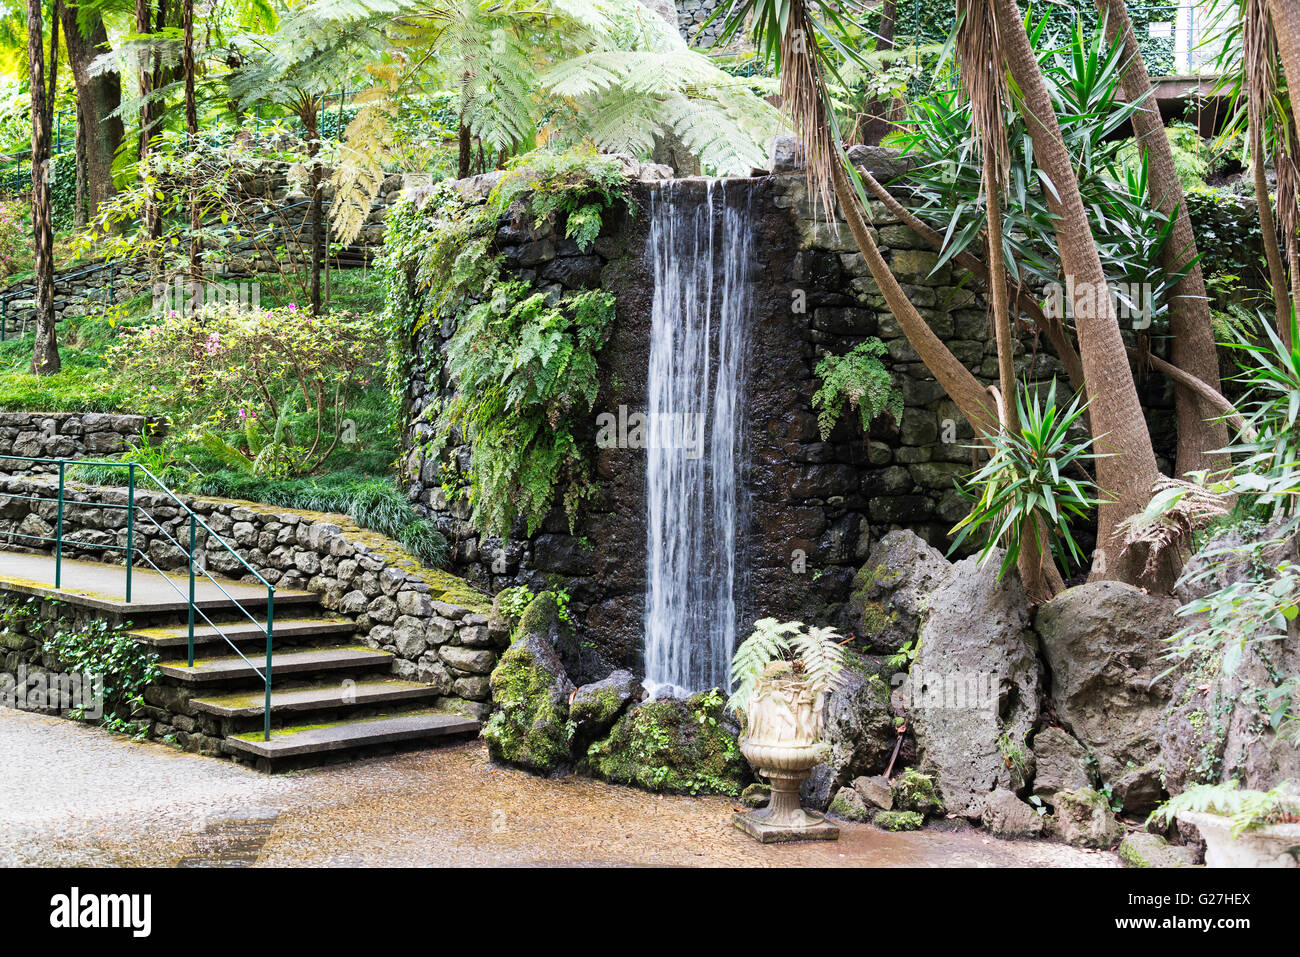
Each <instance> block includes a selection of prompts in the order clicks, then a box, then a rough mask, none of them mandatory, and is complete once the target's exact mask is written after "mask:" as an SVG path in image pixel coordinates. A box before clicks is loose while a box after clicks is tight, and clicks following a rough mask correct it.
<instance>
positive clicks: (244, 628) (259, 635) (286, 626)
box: [128, 618, 357, 652]
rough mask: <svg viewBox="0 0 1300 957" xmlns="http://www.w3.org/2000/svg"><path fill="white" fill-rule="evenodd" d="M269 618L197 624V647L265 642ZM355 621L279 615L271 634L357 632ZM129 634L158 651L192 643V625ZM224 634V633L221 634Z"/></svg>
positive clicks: (342, 634)
mask: <svg viewBox="0 0 1300 957" xmlns="http://www.w3.org/2000/svg"><path fill="white" fill-rule="evenodd" d="M265 629H266V622H265V620H259V621H257V622H251V621H248V620H246V619H245V620H244V621H234V622H230V623H223V622H217V624H216V626H215V627H213V626H212V625H209V624H206V623H205V624H195V626H194V647H195V648H199V647H210V646H212V645H220V646H224V645H226V639H229V640H230V641H231V642H233V643H234V644H236V645H244V644H250V643H251V644H258V643H262V644H265V642H266V631H265ZM356 630H357V628H356V625H355V624H354V623H353V622H351V621H349V620H348V619H346V618H277V619H276V620H275V628H274V631H273V632H272V637H273V638H274V641H275V643H277V644H278V643H279V642H280V640H281V639H295V640H296V639H299V638H317V637H322V636H326V635H331V636H335V635H336V636H339V637H347V636H351V635H354V634H356ZM128 634H130V635H131V637H132V638H134V639H135V640H136V641H138V642H140V643H141V644H143V645H148V646H149V647H151V648H153V649H154V650H156V651H160V652H161V651H167V650H170V649H174V648H185V647H187V646H188V644H189V625H188V624H184V625H158V626H155V627H152V628H133V629H132V630H131V631H130V632H128ZM223 635H224V636H225V637H222V636H223Z"/></svg>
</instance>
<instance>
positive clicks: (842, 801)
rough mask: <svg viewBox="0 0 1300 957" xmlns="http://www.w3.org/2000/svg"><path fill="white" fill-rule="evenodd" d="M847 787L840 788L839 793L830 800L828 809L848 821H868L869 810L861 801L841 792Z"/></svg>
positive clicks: (869, 817)
mask: <svg viewBox="0 0 1300 957" xmlns="http://www.w3.org/2000/svg"><path fill="white" fill-rule="evenodd" d="M846 790H848V789H847V788H841V789H840V791H841V793H839V794H836V795H835V799H834V800H832V801H831V806H830V808H828V810H829V811H830V812H831V813H832V814H834V815H837V816H838V817H842V818H846V819H847V820H850V821H869V820H871V811H870V810H868V809H867V808H866V807H865V806H864V805H863V803H862V802H861V801H854V800H853V799H852V798H850V797H848V796H846V795H845V794H844V793H843V792H844V791H846Z"/></svg>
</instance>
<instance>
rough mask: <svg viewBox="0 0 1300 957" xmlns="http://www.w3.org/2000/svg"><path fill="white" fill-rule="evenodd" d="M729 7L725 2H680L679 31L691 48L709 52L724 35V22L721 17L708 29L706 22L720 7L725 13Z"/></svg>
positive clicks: (690, 0)
mask: <svg viewBox="0 0 1300 957" xmlns="http://www.w3.org/2000/svg"><path fill="white" fill-rule="evenodd" d="M727 6H728V4H727V3H726V2H725V0H678V3H677V31H678V32H679V33H680V34H681V35H682V36H683V37H684V38H685V39H686V41H687V42H688V43H690V45H691V46H693V47H696V48H697V49H701V50H707V49H708V48H709V47H711V46H713V44H714V43H716V42H717V41H718V38H719V37H720V36H721V35H722V28H723V20H722V18H721V17H719V18H718V19H717V20H714V21H713V22H712V23H710V24H709V25H708V26H707V27H706V26H705V25H704V21H706V20H708V19H709V17H711V16H713V14H714V11H716V10H717V9H718V8H719V7H721V8H722V9H723V10H724V11H725V10H726V8H727Z"/></svg>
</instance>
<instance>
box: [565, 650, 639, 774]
mask: <svg viewBox="0 0 1300 957" xmlns="http://www.w3.org/2000/svg"><path fill="white" fill-rule="evenodd" d="M641 697H642V691H641V682H640V681H638V680H637V679H636V676H635V675H634V674H632V672H630V671H626V670H619V671H615V672H612V673H611V674H610V675H609V676H608V677H605V678H602V679H601V680H600V681H594V682H592V683H591V684H585V685H583V686H582V687H581V688H579V689H578V690H577V691H576V692H575V693H574V695H573V701H572V702H571V703H570V704H569V727H570V735H569V740H570V744H571V745H572V748H573V752H574V753H575V754H583V753H585V752H586V750H587V748H588V746H589V745H590V744H591V743H592V742H593V741H595V740H596V739H597V738H600V737H603V736H604V734H605V732H606V731H608V730H609V729H610V728H611V727H612V726H613V724H614V722H615V721H616V720H618V716H619V715H620V714H622V713H623V711H624V710H625V709H626V708H627V706H628V705H629V704H631V703H632V702H633V701H640V700H641Z"/></svg>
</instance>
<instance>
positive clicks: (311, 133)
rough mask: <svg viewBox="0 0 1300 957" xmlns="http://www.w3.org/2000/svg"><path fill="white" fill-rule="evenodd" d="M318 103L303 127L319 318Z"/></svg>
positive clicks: (313, 104)
mask: <svg viewBox="0 0 1300 957" xmlns="http://www.w3.org/2000/svg"><path fill="white" fill-rule="evenodd" d="M317 102H318V101H317V99H316V98H315V97H312V98H311V106H310V108H309V109H308V110H307V111H306V112H305V113H304V114H303V116H302V125H303V126H304V127H305V128H306V130H307V156H308V157H309V162H310V164H311V172H310V183H311V312H312V315H313V316H319V315H320V313H321V295H320V274H321V263H322V260H323V258H324V257H323V253H324V250H323V248H322V246H323V242H322V240H323V235H322V234H323V229H322V227H323V222H322V220H323V218H324V216H325V203H324V197H323V194H324V189H323V188H322V183H321V171H320V160H319V159H317V154H319V153H320V134H319V132H318V126H319V119H318V117H319V114H318V111H317V110H318V108H317Z"/></svg>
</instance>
